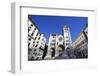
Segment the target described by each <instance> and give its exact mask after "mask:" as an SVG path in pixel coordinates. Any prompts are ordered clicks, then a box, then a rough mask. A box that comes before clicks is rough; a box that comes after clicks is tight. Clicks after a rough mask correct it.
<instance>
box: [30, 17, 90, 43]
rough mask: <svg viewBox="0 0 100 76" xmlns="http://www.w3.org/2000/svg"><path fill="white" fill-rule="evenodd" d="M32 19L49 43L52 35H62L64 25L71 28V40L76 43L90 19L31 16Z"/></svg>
mask: <svg viewBox="0 0 100 76" xmlns="http://www.w3.org/2000/svg"><path fill="white" fill-rule="evenodd" d="M30 17H31V19H32V21H34V23H35V24H36V26H37V27H38V29H39V30H40V32H41V33H44V35H45V37H46V38H47V42H48V39H49V36H50V34H51V33H57V34H58V35H59V34H62V33H63V32H62V29H63V26H64V25H67V26H68V27H69V28H70V33H71V38H72V41H74V40H75V39H76V37H77V36H78V34H79V33H80V32H81V31H82V29H84V27H85V26H86V24H88V17H75V16H50V15H49V16H47V15H30Z"/></svg>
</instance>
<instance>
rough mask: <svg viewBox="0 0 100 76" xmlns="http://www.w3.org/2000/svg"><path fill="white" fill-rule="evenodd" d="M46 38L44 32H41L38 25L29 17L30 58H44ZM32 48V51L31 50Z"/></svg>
mask: <svg viewBox="0 0 100 76" xmlns="http://www.w3.org/2000/svg"><path fill="white" fill-rule="evenodd" d="M45 43H46V38H45V36H44V34H42V33H40V31H39V30H38V28H37V27H36V25H35V24H34V23H33V22H32V21H31V19H30V18H29V20H28V53H29V54H28V55H29V56H28V58H29V60H31V59H33V60H35V59H42V56H43V52H44V48H45ZM30 49H31V51H29V50H30Z"/></svg>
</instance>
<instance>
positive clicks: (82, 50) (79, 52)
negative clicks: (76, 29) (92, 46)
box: [72, 27, 88, 58]
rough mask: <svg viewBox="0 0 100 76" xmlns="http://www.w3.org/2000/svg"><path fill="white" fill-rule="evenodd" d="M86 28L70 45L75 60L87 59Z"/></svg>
mask: <svg viewBox="0 0 100 76" xmlns="http://www.w3.org/2000/svg"><path fill="white" fill-rule="evenodd" d="M87 30H88V28H87V27H86V28H85V29H84V30H83V31H82V32H81V33H80V34H79V36H78V37H77V38H76V40H75V41H74V42H73V43H72V48H73V49H74V52H75V54H76V57H77V58H81V57H82V58H87V57H88V31H87Z"/></svg>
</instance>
